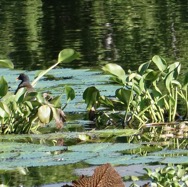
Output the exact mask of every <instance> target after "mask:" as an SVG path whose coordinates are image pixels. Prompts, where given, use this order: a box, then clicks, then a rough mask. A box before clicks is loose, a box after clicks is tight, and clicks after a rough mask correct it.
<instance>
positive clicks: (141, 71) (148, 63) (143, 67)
mask: <svg viewBox="0 0 188 187" xmlns="http://www.w3.org/2000/svg"><path fill="white" fill-rule="evenodd" d="M150 63H151V62H146V63H143V64H141V65H140V66H139V68H138V72H139V73H140V74H141V75H143V74H144V73H145V72H146V70H147V69H148V67H149V65H150Z"/></svg>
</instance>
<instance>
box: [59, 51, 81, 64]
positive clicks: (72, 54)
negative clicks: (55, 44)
mask: <svg viewBox="0 0 188 187" xmlns="http://www.w3.org/2000/svg"><path fill="white" fill-rule="evenodd" d="M78 57H79V54H78V53H77V52H76V51H75V50H73V49H63V50H62V51H61V52H60V53H59V55H58V63H62V62H65V63H66V62H71V61H73V60H75V59H78Z"/></svg>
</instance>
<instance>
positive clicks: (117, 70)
mask: <svg viewBox="0 0 188 187" xmlns="http://www.w3.org/2000/svg"><path fill="white" fill-rule="evenodd" d="M102 70H103V71H105V72H107V73H109V74H111V75H113V76H116V77H118V78H119V79H120V80H121V81H122V83H124V82H125V79H126V75H125V71H124V70H123V68H122V67H121V66H119V65H117V64H113V63H109V64H107V65H105V66H103V67H102Z"/></svg>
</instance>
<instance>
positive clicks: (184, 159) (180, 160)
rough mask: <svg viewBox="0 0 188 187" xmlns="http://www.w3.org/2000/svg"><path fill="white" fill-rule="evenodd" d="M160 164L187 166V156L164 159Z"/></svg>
mask: <svg viewBox="0 0 188 187" xmlns="http://www.w3.org/2000/svg"><path fill="white" fill-rule="evenodd" d="M161 163H165V164H188V156H176V157H166V158H165V159H164V160H162V161H161Z"/></svg>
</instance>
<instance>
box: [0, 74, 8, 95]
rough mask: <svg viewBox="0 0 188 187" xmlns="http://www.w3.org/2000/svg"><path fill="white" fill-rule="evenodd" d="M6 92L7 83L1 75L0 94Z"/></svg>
mask: <svg viewBox="0 0 188 187" xmlns="http://www.w3.org/2000/svg"><path fill="white" fill-rule="evenodd" d="M7 92H8V83H7V81H6V80H5V79H4V77H3V76H1V77H0V96H1V97H3V96H5V95H6V94H7Z"/></svg>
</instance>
